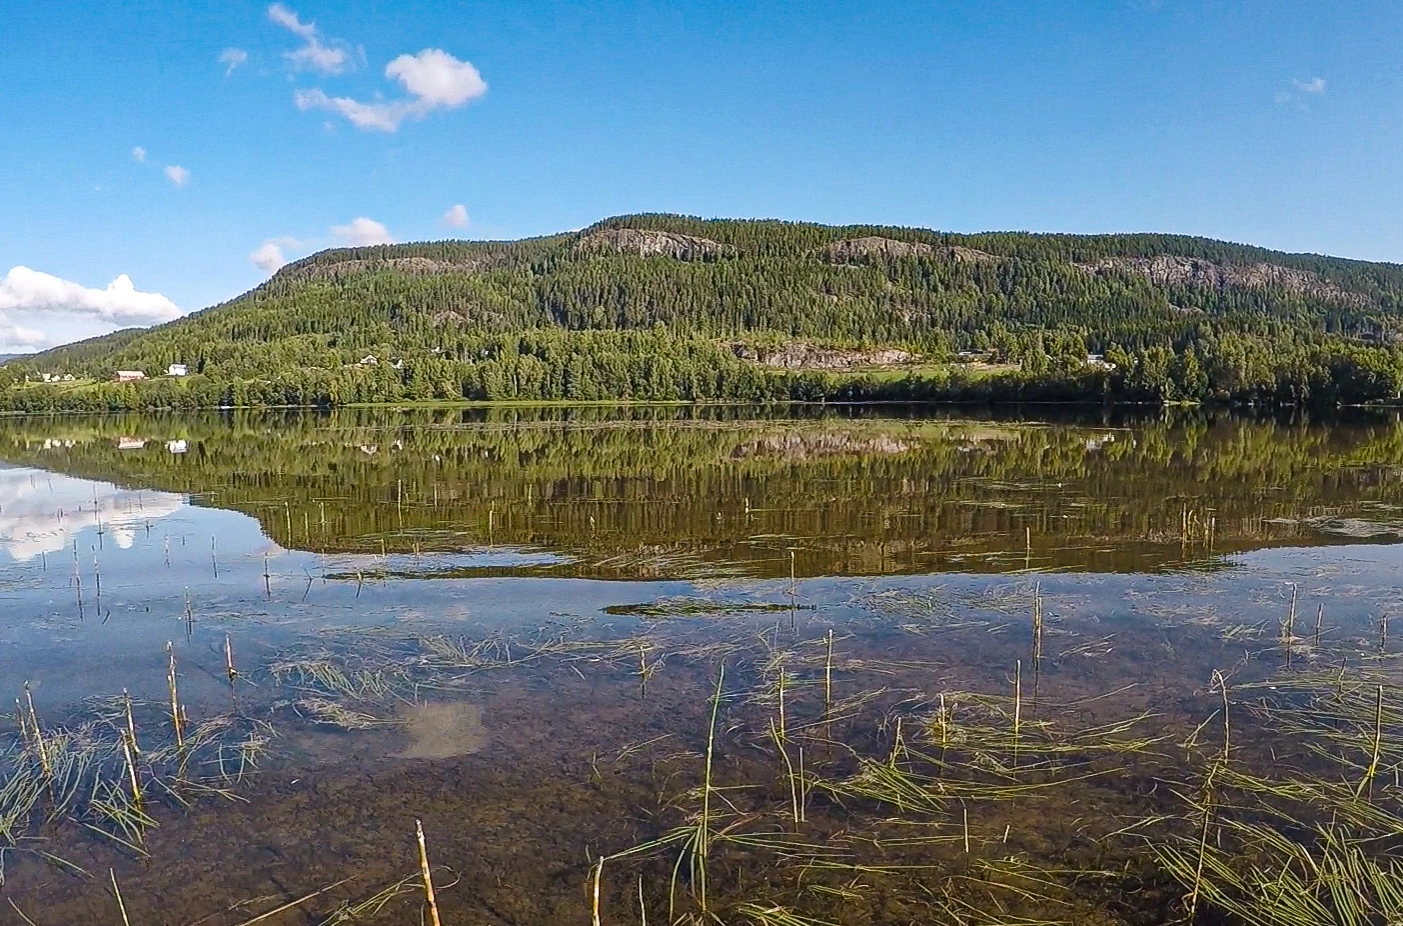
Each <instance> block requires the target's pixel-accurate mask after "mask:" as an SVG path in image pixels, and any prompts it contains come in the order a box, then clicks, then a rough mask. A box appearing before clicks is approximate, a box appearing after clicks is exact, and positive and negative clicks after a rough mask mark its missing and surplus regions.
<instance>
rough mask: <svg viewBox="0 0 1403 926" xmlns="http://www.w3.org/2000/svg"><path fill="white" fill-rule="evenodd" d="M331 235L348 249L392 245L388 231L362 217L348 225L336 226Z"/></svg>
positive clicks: (375, 222) (393, 241) (372, 220)
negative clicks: (373, 245)
mask: <svg viewBox="0 0 1403 926" xmlns="http://www.w3.org/2000/svg"><path fill="white" fill-rule="evenodd" d="M331 233H332V234H333V235H335V236H336V237H337V238H339V239H341V241H342V242H343V243H344V244H346V245H347V246H349V247H353V248H358V247H367V246H369V245H372V244H394V243H395V239H394V238H392V237H390V230H389V229H388V228H386V227H385V226H384V225H382V224H380V223H379V222H377V221H375V220H374V219H367V218H365V217H364V216H361V217H360V218H356V219H352V220H351V222H350V224H349V225H336V226H333V227H332V229H331Z"/></svg>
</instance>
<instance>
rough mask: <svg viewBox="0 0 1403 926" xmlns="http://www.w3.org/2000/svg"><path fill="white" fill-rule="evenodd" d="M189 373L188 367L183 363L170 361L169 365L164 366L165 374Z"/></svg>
mask: <svg viewBox="0 0 1403 926" xmlns="http://www.w3.org/2000/svg"><path fill="white" fill-rule="evenodd" d="M189 373H190V368H189V367H187V366H186V365H185V364H183V363H172V364H171V365H170V366H168V367H166V375H167V376H188V375H189Z"/></svg>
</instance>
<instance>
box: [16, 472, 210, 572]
mask: <svg viewBox="0 0 1403 926" xmlns="http://www.w3.org/2000/svg"><path fill="white" fill-rule="evenodd" d="M184 504H185V500H184V499H183V498H181V497H180V496H179V495H171V494H169V493H166V492H152V491H149V490H147V491H137V490H130V489H121V488H118V487H117V486H115V485H111V484H108V483H96V484H95V483H93V482H91V481H88V480H87V479H78V478H74V477H72V476H68V475H65V474H63V473H36V472H34V471H33V470H31V469H0V550H3V551H4V552H5V553H7V554H9V556H10V558H11V559H13V560H15V561H17V562H28V561H29V560H32V559H34V558H35V557H37V556H39V555H40V554H41V553H57V552H59V551H61V550H63V549H64V548H65V547H67V546H68V545H69V543H70V541H71V540H72V539H73V537H75V536H76V535H77V532H78V531H79V530H81V529H83V528H87V527H97V528H99V529H101V530H104V531H106V532H108V533H110V535H111V537H112V542H113V543H115V544H116V545H117V546H118V547H120V548H122V549H127V548H128V547H130V546H131V545H132V541H133V540H134V538H135V535H136V531H138V530H141V529H143V528H144V527H145V525H146V524H147V523H148V522H150V521H154V520H157V519H159V518H164V517H166V516H167V515H170V514H174V513H175V512H176V511H179V510H180V508H181V507H183V506H184Z"/></svg>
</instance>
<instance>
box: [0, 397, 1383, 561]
mask: <svg viewBox="0 0 1403 926" xmlns="http://www.w3.org/2000/svg"><path fill="white" fill-rule="evenodd" d="M123 440H126V441H135V440H145V441H146V444H145V445H144V446H142V447H140V448H133V449H121V448H120V447H119V442H121V441H123ZM177 445H178V446H179V447H181V448H183V449H184V451H185V452H182V453H175V452H171V449H170V448H171V447H172V446H177ZM0 459H5V460H8V461H10V462H12V463H22V464H27V465H32V466H36V467H42V468H44V469H48V470H54V471H59V472H65V473H70V474H74V475H80V476H85V477H88V478H92V479H97V480H102V481H108V482H114V483H116V484H119V485H132V486H142V487H149V488H151V489H154V490H159V491H163V492H171V493H186V494H189V495H190V496H191V497H192V498H193V499H194V501H195V503H196V504H198V505H210V506H219V507H223V508H229V509H233V510H237V511H241V512H243V513H245V514H248V515H251V516H253V517H255V518H257V519H258V521H259V522H260V524H261V525H262V527H263V530H264V531H265V532H266V533H267V534H268V535H269V536H270V537H271V538H273V539H275V540H276V541H277V543H278V544H279V545H280V546H282V547H284V548H289V549H300V550H305V551H312V552H317V553H328V554H333V553H381V552H387V553H404V554H419V553H424V552H429V551H440V552H445V551H463V550H469V549H481V548H493V547H498V546H504V547H508V548H512V549H517V550H535V551H549V552H551V553H555V554H558V555H560V556H562V557H564V558H565V559H567V560H568V561H569V562H570V563H571V566H570V569H569V570H568V571H567V570H557V571H556V572H554V573H551V574H568V575H582V576H595V577H600V578H611V579H618V578H643V579H647V578H667V577H701V576H708V575H709V576H718V575H749V576H757V577H762V576H763V577H784V576H787V575H789V574H790V572H791V571H793V572H794V574H796V575H800V576H805V575H807V576H818V575H834V574H845V575H880V574H901V573H909V574H920V573H927V572H942V571H958V572H971V571H972V572H1004V571H1008V570H1012V569H1028V568H1038V569H1044V570H1061V569H1076V570H1088V571H1097V572H1100V571H1121V572H1135V571H1143V570H1153V569H1177V568H1185V567H1192V568H1200V567H1203V566H1205V565H1209V566H1211V565H1217V564H1221V562H1222V560H1221V557H1222V556H1223V555H1224V554H1231V553H1235V552H1242V551H1247V550H1253V549H1259V548H1265V547H1279V546H1301V545H1316V544H1322V543H1340V542H1358V541H1391V540H1393V539H1396V537H1397V536H1398V530H1399V523H1400V519H1399V517H1398V512H1399V511H1400V510H1403V467H1400V465H1399V463H1400V460H1403V426H1400V424H1399V422H1398V421H1397V420H1396V419H1393V418H1374V419H1364V420H1360V421H1355V422H1351V423H1345V424H1336V425H1331V426H1325V425H1321V424H1313V423H1310V422H1303V421H1288V422H1282V421H1277V420H1258V419H1252V418H1243V417H1236V416H1232V415H1197V414H1186V415H1182V416H1163V417H1153V418H1148V419H1133V418H1131V419H1125V420H1112V421H1103V420H1092V421H1071V422H1067V423H1056V424H1053V423H1048V422H1045V421H1036V420H1027V421H1022V420H984V419H975V418H968V417H961V416H959V415H957V414H952V413H933V414H932V413H927V415H926V416H924V417H922V416H918V415H915V414H912V413H911V412H910V410H905V413H904V414H902V415H894V414H886V415H883V414H881V413H878V412H874V411H872V410H870V409H841V410H834V409H796V410H793V411H792V413H791V414H790V416H789V417H784V416H777V415H776V413H775V412H774V411H773V410H769V411H765V412H760V411H756V410H749V411H747V410H743V409H686V410H676V409H624V410H618V409H585V410H580V409H574V410H562V409H534V410H533V409H510V410H493V411H474V412H462V411H412V412H384V411H376V412H371V411H345V412H338V413H334V414H330V415H312V414H305V413H298V414H293V413H288V414H285V415H274V414H249V415H232V416H228V417H214V416H195V417H190V418H170V417H143V416H130V417H124V418H118V419H94V420H83V419H63V420H60V421H5V422H0ZM523 568H525V567H523ZM530 569H532V570H535V571H528V572H526V573H525V574H542V573H541V571H540V570H539V569H538V568H537V566H536V565H532V566H531V567H530Z"/></svg>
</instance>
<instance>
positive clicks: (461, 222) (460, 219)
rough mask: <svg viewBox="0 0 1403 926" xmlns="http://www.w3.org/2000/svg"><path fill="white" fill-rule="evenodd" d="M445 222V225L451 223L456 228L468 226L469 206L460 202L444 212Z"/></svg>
mask: <svg viewBox="0 0 1403 926" xmlns="http://www.w3.org/2000/svg"><path fill="white" fill-rule="evenodd" d="M443 222H444V224H445V225H451V226H453V227H454V228H467V227H468V207H467V206H464V205H463V204H462V203H458V204H457V205H455V206H454V207H453V208H451V209H449V210H448V211H447V212H445V213H444V214H443Z"/></svg>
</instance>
